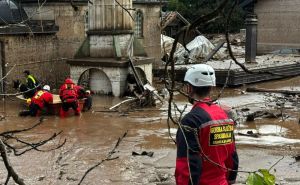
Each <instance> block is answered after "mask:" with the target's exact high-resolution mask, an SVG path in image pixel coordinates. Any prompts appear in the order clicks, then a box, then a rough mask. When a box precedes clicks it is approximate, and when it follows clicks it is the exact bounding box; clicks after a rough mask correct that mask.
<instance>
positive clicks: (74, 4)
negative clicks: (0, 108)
mask: <svg viewBox="0 0 300 185" xmlns="http://www.w3.org/2000/svg"><path fill="white" fill-rule="evenodd" d="M0 2H1V3H2V2H3V3H4V2H10V3H8V4H9V7H11V8H10V9H11V12H12V11H13V10H14V9H20V10H22V11H19V12H22V15H19V18H18V20H17V19H16V20H10V19H11V18H9V17H16V16H15V15H13V16H8V17H7V19H8V20H9V21H11V22H9V21H4V22H1V21H0V44H1V45H0V47H1V48H0V49H1V55H0V59H1V61H2V63H1V64H2V67H1V70H0V72H1V73H2V76H4V75H5V74H6V73H7V72H8V71H10V70H11V69H12V68H13V67H14V69H13V70H12V71H11V73H10V74H9V75H8V77H7V79H6V80H7V82H8V84H9V83H10V82H11V81H12V80H13V79H21V78H23V74H22V72H23V71H24V70H25V69H29V70H31V71H32V73H33V74H34V75H35V76H36V77H37V78H38V79H39V80H40V81H42V82H46V83H49V84H50V85H52V86H54V87H56V88H57V87H58V86H59V84H61V83H62V82H63V79H64V78H65V77H67V76H69V75H70V69H69V67H70V66H69V65H68V64H67V63H66V59H70V58H73V57H75V56H76V55H78V52H79V51H80V48H82V47H84V45H85V40H86V37H87V34H86V32H87V30H88V28H87V26H88V24H87V22H88V0H73V1H69V0H47V1H46V0H45V1H37V0H20V2H18V3H16V2H17V1H14V0H10V1H6V0H0ZM1 3H0V8H2V9H3V10H4V7H2V5H1ZM134 10H135V11H134ZM0 12H1V13H2V14H4V11H2V10H0ZM14 12H17V11H14ZM131 12H132V15H133V17H134V19H135V21H136V24H135V36H136V40H137V41H139V42H135V46H136V48H137V50H135V51H136V53H138V54H139V55H145V56H148V57H152V58H154V59H155V63H159V61H160V27H159V22H160V21H159V20H160V3H159V1H158V0H157V1H156V0H136V1H133V10H131ZM1 13H0V14H1ZM2 14H1V16H3V15H2ZM8 14H11V13H10V12H7V14H6V15H8ZM0 20H1V19H0ZM9 87H10V85H8V86H7V90H10V88H9Z"/></svg>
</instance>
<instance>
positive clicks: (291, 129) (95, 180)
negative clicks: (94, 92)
mask: <svg viewBox="0 0 300 185" xmlns="http://www.w3.org/2000/svg"><path fill="white" fill-rule="evenodd" d="M299 80H300V78H293V79H288V80H281V81H272V82H267V83H260V84H256V86H258V87H264V88H277V89H279V88H281V89H295V90H297V89H298V90H299V89H300V85H299V84H298V83H299ZM244 88H245V87H239V88H233V89H226V90H225V92H224V94H223V96H222V98H221V99H220V103H222V104H227V105H229V106H232V107H234V108H236V109H238V108H243V107H247V108H249V109H250V110H261V109H266V107H265V106H264V104H265V103H264V102H265V99H266V97H267V96H269V95H265V94H262V93H261V94H257V93H247V94H242V93H241V92H242V91H243V90H244ZM217 91H218V90H217ZM119 101H120V99H119V98H112V97H97V96H95V97H94V107H93V110H94V111H90V112H86V113H83V114H82V116H81V117H74V116H71V117H68V118H65V119H60V118H59V117H55V116H46V117H45V118H46V119H45V121H44V123H43V124H42V125H41V126H39V127H37V128H35V129H34V130H32V131H29V132H26V133H22V134H19V135H18V136H19V137H21V138H23V139H26V140H27V141H39V140H42V139H43V138H47V137H49V136H51V135H52V134H53V133H54V132H59V131H61V130H62V131H63V134H62V135H61V137H60V138H57V139H56V140H54V141H53V142H51V143H49V144H47V145H46V146H43V147H41V148H43V149H49V148H51V146H52V147H53V146H55V144H57V143H59V142H61V141H63V140H64V139H65V138H66V139H67V143H66V144H65V145H64V146H63V147H62V148H60V149H57V150H54V151H50V152H36V151H31V152H28V153H26V154H24V155H22V156H20V157H15V156H13V155H12V154H11V153H10V154H9V158H10V161H11V163H12V165H13V166H14V167H15V169H16V171H17V172H18V173H19V174H20V176H21V177H22V178H24V180H25V182H26V184H30V185H38V184H42V185H48V184H49V185H50V184H51V185H52V184H55V185H64V184H70V185H73V184H74V185H75V184H78V182H79V180H80V178H81V177H82V175H83V174H84V173H85V171H86V170H87V169H88V168H89V167H90V166H92V165H94V164H96V163H97V162H99V161H101V160H102V159H104V158H105V156H106V154H107V153H108V152H109V151H110V150H111V149H112V148H113V146H114V145H115V143H116V141H117V139H118V137H120V136H121V135H123V133H124V132H126V131H127V130H128V135H127V136H126V137H125V138H124V140H123V141H122V143H121V144H120V146H119V147H118V149H117V152H116V153H115V154H114V155H113V156H114V157H116V156H119V158H118V159H116V160H112V161H107V162H104V163H103V164H102V165H101V166H99V167H97V168H96V169H94V170H93V171H92V172H91V173H90V174H89V175H88V176H87V177H86V179H85V180H84V182H83V184H95V185H96V184H97V185H99V184H100V185H102V184H103V185H106V184H114V185H128V184H153V185H154V184H175V182H174V177H173V174H174V166H175V157H176V148H175V145H174V143H173V142H172V140H171V139H170V138H169V137H168V129H167V124H166V117H167V112H166V109H167V105H166V104H164V105H162V106H158V107H156V108H149V109H143V110H141V111H136V112H129V113H128V114H127V113H119V112H116V113H103V112H97V110H104V109H105V108H107V107H110V106H112V105H114V104H116V103H118V102H119ZM176 101H177V103H178V105H179V107H184V105H185V104H186V101H185V99H184V98H182V97H179V96H178V97H176ZM2 109H3V107H2ZM22 109H23V107H22V104H21V103H20V102H19V101H17V100H7V101H6V106H5V110H6V111H5V115H6V119H5V120H3V121H1V122H0V131H6V130H10V129H19V128H25V127H29V126H31V125H33V124H34V123H36V122H37V120H38V118H30V117H27V118H21V117H18V116H17V113H18V111H20V110H22ZM188 109H190V106H188ZM188 109H187V110H188ZM2 111H3V110H2ZM288 113H290V114H291V117H290V118H288V119H287V120H285V121H282V120H281V119H257V120H255V121H254V122H251V123H250V122H249V123H247V122H244V121H241V122H240V123H239V124H238V125H237V129H236V133H244V132H247V131H249V130H251V131H253V132H257V133H259V134H261V135H260V137H259V138H253V137H246V136H239V135H236V140H237V149H238V152H239V156H240V169H241V170H250V171H253V170H257V169H259V168H269V167H271V166H272V164H274V163H275V162H276V161H277V160H278V159H280V158H281V156H282V155H284V156H285V158H284V159H283V160H282V161H281V162H279V163H278V165H276V166H275V168H274V169H276V171H274V169H273V170H272V173H275V175H276V177H277V183H278V184H300V176H299V169H300V168H299V162H296V161H295V159H294V158H292V156H294V155H299V154H300V129H299V128H300V126H299V124H298V120H299V115H298V110H293V111H291V110H289V112H288ZM170 133H171V135H172V136H173V137H175V134H176V127H175V126H172V128H171V130H170ZM133 151H135V152H138V153H141V152H142V151H147V152H149V151H152V152H154V155H153V157H148V156H132V152H133ZM246 176H247V174H243V173H240V174H239V176H238V179H237V184H244V183H245V179H246ZM5 179H6V170H5V167H4V165H3V163H2V162H1V161H0V183H4V182H5ZM11 184H13V182H12V181H11Z"/></svg>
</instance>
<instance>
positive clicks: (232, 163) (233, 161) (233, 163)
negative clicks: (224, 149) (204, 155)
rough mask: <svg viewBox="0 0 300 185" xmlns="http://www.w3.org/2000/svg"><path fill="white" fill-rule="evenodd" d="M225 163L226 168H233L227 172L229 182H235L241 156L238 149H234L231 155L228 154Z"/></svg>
mask: <svg viewBox="0 0 300 185" xmlns="http://www.w3.org/2000/svg"><path fill="white" fill-rule="evenodd" d="M225 165H226V168H229V169H231V170H229V171H228V174H227V180H228V183H229V184H234V183H235V180H236V177H237V173H238V172H237V171H236V170H238V167H239V157H238V154H237V152H236V150H234V152H233V153H232V154H231V156H228V159H227V160H226V161H225ZM232 170H233V171H232Z"/></svg>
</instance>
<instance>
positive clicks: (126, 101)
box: [109, 98, 138, 110]
mask: <svg viewBox="0 0 300 185" xmlns="http://www.w3.org/2000/svg"><path fill="white" fill-rule="evenodd" d="M137 99H138V98H130V99H127V100H124V101H122V102H120V103H118V104H116V105H114V106H112V107H110V108H109V110H113V109H115V108H118V107H119V106H121V105H122V104H124V103H128V102H133V101H135V100H137Z"/></svg>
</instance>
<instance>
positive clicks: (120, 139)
mask: <svg viewBox="0 0 300 185" xmlns="http://www.w3.org/2000/svg"><path fill="white" fill-rule="evenodd" d="M127 133H128V131H126V132H125V133H124V134H123V136H122V137H119V139H118V141H117V143H116V144H115V146H114V148H113V149H112V150H111V151H110V152H108V154H107V156H106V158H105V159H102V160H101V161H100V162H98V163H97V164H95V165H94V166H92V167H90V168H89V169H88V170H87V171H86V172H85V173H84V175H83V176H82V178H81V180H80V181H79V183H78V185H80V184H81V183H82V182H83V180H84V179H85V177H86V176H87V175H88V173H89V172H91V171H92V170H93V169H95V168H96V167H98V166H99V165H101V164H102V163H103V162H105V161H111V160H114V159H118V158H119V157H112V155H113V154H114V153H116V149H117V148H118V146H119V145H120V143H121V141H122V140H123V139H124V137H126V135H127Z"/></svg>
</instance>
